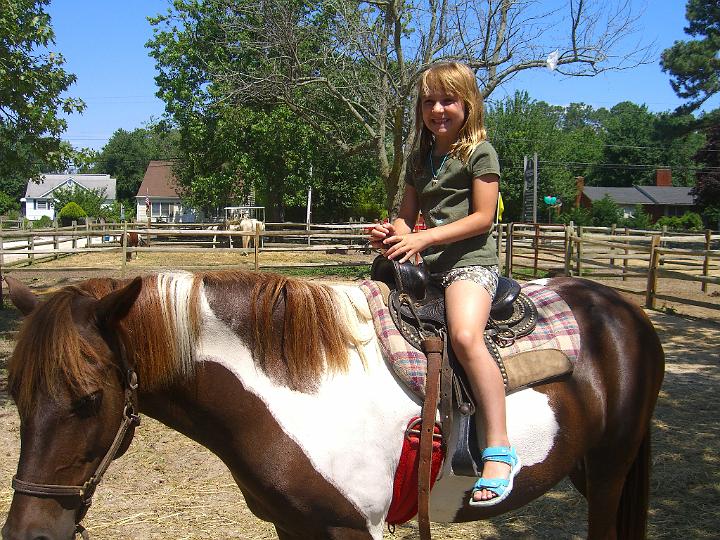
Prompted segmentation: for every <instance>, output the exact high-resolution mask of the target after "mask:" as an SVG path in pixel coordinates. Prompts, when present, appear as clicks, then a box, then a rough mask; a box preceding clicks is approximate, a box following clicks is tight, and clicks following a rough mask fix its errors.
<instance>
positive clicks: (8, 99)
mask: <svg viewBox="0 0 720 540" xmlns="http://www.w3.org/2000/svg"><path fill="white" fill-rule="evenodd" d="M48 3H49V0H3V2H2V8H1V9H0V29H1V30H0V35H1V36H2V37H1V38H0V178H2V179H3V181H4V182H10V184H11V186H10V190H13V191H17V190H18V189H19V188H18V186H19V185H22V186H24V185H25V183H26V182H27V181H28V180H29V179H38V178H39V175H40V173H41V172H47V171H50V170H59V169H62V168H64V165H65V164H66V163H67V160H68V159H69V158H70V155H71V152H72V149H71V148H70V147H69V145H63V144H62V143H61V141H60V138H59V137H60V134H62V133H63V132H64V131H65V129H66V127H67V122H66V121H65V119H63V118H62V117H61V116H60V114H59V113H60V112H62V113H64V114H71V113H73V112H81V111H82V110H83V109H84V107H85V105H84V103H83V102H82V101H81V100H79V99H74V98H71V97H63V95H64V93H65V92H66V91H67V89H68V88H69V87H70V85H72V84H73V83H74V82H75V76H74V75H71V74H69V73H67V72H66V71H65V70H64V69H63V68H62V66H63V64H64V59H63V57H62V55H60V54H58V53H56V52H53V51H51V50H50V49H51V46H52V45H54V43H55V41H54V39H55V34H54V32H53V30H52V27H51V25H50V16H49V15H48V14H47V13H46V12H45V6H47V4H48ZM6 193H8V194H10V191H6Z"/></svg>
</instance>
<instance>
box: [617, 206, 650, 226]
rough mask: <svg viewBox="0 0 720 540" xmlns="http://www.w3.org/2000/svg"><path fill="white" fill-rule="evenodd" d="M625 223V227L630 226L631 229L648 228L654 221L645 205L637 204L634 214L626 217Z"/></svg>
mask: <svg viewBox="0 0 720 540" xmlns="http://www.w3.org/2000/svg"><path fill="white" fill-rule="evenodd" d="M623 225H625V227H629V228H630V229H642V230H647V229H650V228H652V226H653V223H652V218H651V217H650V215H649V214H648V213H647V212H646V211H645V208H644V207H643V205H642V204H636V205H635V209H634V210H633V215H632V216H630V217H627V218H625V220H624V222H623Z"/></svg>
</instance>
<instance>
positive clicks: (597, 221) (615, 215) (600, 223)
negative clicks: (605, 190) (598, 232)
mask: <svg viewBox="0 0 720 540" xmlns="http://www.w3.org/2000/svg"><path fill="white" fill-rule="evenodd" d="M624 219H625V217H624V215H623V211H622V209H621V208H620V207H619V206H618V205H617V203H616V202H615V201H613V200H612V199H611V198H610V197H609V196H608V195H605V197H603V198H602V199H600V200H599V201H595V202H594V203H593V205H592V224H593V225H594V226H596V227H610V226H611V225H612V224H613V223H614V224H618V223H622V222H623V221H624Z"/></svg>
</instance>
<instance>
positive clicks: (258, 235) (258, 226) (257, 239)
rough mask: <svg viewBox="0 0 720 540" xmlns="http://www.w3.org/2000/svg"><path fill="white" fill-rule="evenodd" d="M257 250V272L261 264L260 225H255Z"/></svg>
mask: <svg viewBox="0 0 720 540" xmlns="http://www.w3.org/2000/svg"><path fill="white" fill-rule="evenodd" d="M308 241H310V237H309V236H308ZM253 247H254V248H255V271H256V272H257V271H258V270H259V269H260V263H259V261H258V256H259V253H260V224H259V223H256V224H255V245H254V246H253Z"/></svg>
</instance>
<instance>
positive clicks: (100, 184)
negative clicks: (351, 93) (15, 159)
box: [20, 174, 117, 221]
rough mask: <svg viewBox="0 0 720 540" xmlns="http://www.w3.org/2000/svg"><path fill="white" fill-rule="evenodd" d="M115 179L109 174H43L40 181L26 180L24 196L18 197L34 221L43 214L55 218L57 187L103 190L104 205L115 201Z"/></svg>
mask: <svg viewBox="0 0 720 540" xmlns="http://www.w3.org/2000/svg"><path fill="white" fill-rule="evenodd" d="M116 185H117V180H115V178H111V177H110V175H109V174H44V175H42V177H41V178H40V182H39V183H38V182H33V181H30V182H28V185H27V188H26V189H25V196H24V197H23V198H22V199H20V203H21V206H22V208H23V213H24V215H25V217H26V218H28V219H29V220H31V221H36V220H38V219H40V218H41V217H43V216H47V217H49V218H50V219H55V217H56V216H55V208H54V205H53V192H54V191H55V190H56V189H59V188H67V189H74V188H76V187H77V188H81V189H87V190H98V189H104V190H105V205H107V206H110V205H111V204H112V203H114V202H115V197H116V195H115V193H116V191H115V190H116Z"/></svg>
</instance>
